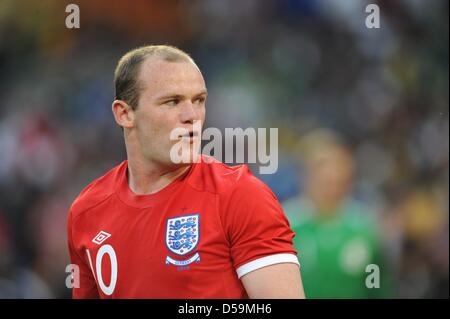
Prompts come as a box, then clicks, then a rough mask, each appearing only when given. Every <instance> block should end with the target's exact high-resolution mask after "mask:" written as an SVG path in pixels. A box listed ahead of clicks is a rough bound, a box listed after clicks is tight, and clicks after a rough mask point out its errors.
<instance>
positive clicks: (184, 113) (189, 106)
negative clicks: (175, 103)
mask: <svg viewBox="0 0 450 319" xmlns="http://www.w3.org/2000/svg"><path fill="white" fill-rule="evenodd" d="M195 120H198V115H197V112H196V111H195V108H194V105H193V103H192V102H191V101H184V102H183V105H182V107H181V122H182V123H191V124H192V123H194V121H195Z"/></svg>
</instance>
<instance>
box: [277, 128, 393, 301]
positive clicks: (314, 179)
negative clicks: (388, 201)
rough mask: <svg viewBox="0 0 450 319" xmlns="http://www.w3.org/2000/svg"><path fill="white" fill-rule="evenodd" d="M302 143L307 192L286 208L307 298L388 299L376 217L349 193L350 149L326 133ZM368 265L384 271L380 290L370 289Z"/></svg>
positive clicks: (320, 131) (317, 133) (317, 132)
mask: <svg viewBox="0 0 450 319" xmlns="http://www.w3.org/2000/svg"><path fill="white" fill-rule="evenodd" d="M301 145H302V146H303V147H302V150H303V154H304V157H303V160H304V164H305V165H304V166H305V169H306V175H307V176H306V187H305V192H304V193H302V194H301V196H298V197H295V198H292V199H290V200H288V201H286V202H285V203H283V208H284V210H285V212H286V214H287V216H288V218H289V221H290V223H291V225H292V228H293V230H294V231H295V233H296V234H297V236H296V237H295V239H294V246H295V247H296V248H297V249H300V247H301V249H302V250H301V257H302V260H303V262H302V273H303V275H304V282H303V283H304V287H305V290H306V291H307V296H308V298H375V297H388V296H389V294H388V291H389V285H390V282H389V279H388V278H389V276H388V275H389V271H388V269H387V267H386V266H387V265H386V264H385V263H384V262H383V258H381V245H380V233H379V229H378V227H377V222H376V216H375V214H373V213H372V211H371V209H370V208H368V207H366V205H364V204H363V203H360V202H359V201H357V200H355V199H354V198H353V197H352V194H351V184H352V180H353V174H354V173H353V170H354V163H353V157H352V154H351V152H350V150H349V149H348V148H347V146H346V145H345V144H344V143H343V142H341V141H340V138H338V136H337V134H335V133H333V132H332V131H328V130H324V129H317V130H314V131H312V132H310V133H309V134H307V135H305V136H304V138H303V139H302V143H301ZM370 264H375V265H377V266H379V267H380V269H381V271H380V274H381V278H380V281H381V283H380V285H379V286H378V287H377V288H376V289H374V288H373V287H372V289H371V288H370V287H368V286H367V285H366V280H367V278H368V276H369V275H373V270H371V269H372V268H367V266H368V265H370ZM366 269H368V271H369V272H366ZM372 277H373V276H372ZM369 279H370V277H369Z"/></svg>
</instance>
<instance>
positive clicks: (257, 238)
mask: <svg viewBox="0 0 450 319" xmlns="http://www.w3.org/2000/svg"><path fill="white" fill-rule="evenodd" d="M224 208H225V213H224V215H223V216H224V228H225V231H226V234H227V236H228V240H229V242H230V252H231V257H232V260H233V264H234V267H235V269H236V272H237V275H238V277H239V278H240V279H241V280H242V282H243V284H244V287H245V289H246V290H247V289H248V290H247V294H248V295H249V296H250V297H252V298H264V297H266V298H270V294H271V293H272V294H274V295H273V296H274V297H275V296H276V297H277V298H300V297H301V296H302V291H303V289H302V288H301V280H300V272H299V262H298V259H297V252H296V251H295V249H294V246H293V242H292V239H293V237H294V235H295V234H294V232H293V231H292V229H291V228H290V226H289V222H288V220H287V218H286V216H285V214H284V212H283V210H282V208H281V206H280V204H279V202H278V200H277V198H276V197H275V195H274V194H273V192H272V191H271V190H270V188H269V187H267V185H265V184H264V183H262V182H261V181H260V180H258V179H257V178H256V177H254V176H253V175H250V176H246V177H245V179H243V180H241V181H240V183H239V184H238V186H237V187H236V189H235V190H234V191H233V192H232V193H230V195H229V198H228V202H227V205H225V207H224ZM269 291H271V293H270V292H269ZM263 296H264V297H263Z"/></svg>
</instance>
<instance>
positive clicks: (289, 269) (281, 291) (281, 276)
mask: <svg viewBox="0 0 450 319" xmlns="http://www.w3.org/2000/svg"><path fill="white" fill-rule="evenodd" d="M241 280H242V284H243V285H244V288H245V290H246V292H247V295H248V296H249V297H250V298H254V299H275V298H283V299H288V298H293V299H299V298H305V293H304V291H303V285H302V280H301V276H300V269H299V267H298V265H296V264H293V263H281V264H275V265H270V266H266V267H263V268H259V269H256V270H254V271H251V272H249V273H247V274H246V275H244V276H242V278H241Z"/></svg>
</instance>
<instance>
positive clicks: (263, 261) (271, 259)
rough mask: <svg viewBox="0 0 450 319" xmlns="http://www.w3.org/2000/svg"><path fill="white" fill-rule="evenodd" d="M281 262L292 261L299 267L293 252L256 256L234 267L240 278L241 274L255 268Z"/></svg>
mask: <svg viewBox="0 0 450 319" xmlns="http://www.w3.org/2000/svg"><path fill="white" fill-rule="evenodd" d="M281 263H294V264H297V265H298V266H299V267H300V263H299V262H298V259H297V257H296V256H295V255H294V254H276V255H270V256H266V257H262V258H258V259H256V260H253V261H251V262H249V263H246V264H244V265H242V266H241V267H239V268H238V269H236V273H237V275H238V278H241V277H242V276H244V275H246V274H248V273H249V272H251V271H254V270H256V269H259V268H263V267H266V266H270V265H275V264H281Z"/></svg>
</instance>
